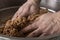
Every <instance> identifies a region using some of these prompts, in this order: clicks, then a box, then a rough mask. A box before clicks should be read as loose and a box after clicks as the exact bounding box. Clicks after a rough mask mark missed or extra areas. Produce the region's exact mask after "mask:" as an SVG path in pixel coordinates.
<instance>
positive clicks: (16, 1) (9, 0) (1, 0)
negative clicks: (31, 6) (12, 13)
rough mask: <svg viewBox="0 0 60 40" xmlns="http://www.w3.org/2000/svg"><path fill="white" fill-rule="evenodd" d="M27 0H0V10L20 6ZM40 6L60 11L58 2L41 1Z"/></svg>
mask: <svg viewBox="0 0 60 40" xmlns="http://www.w3.org/2000/svg"><path fill="white" fill-rule="evenodd" d="M26 1H27V0H0V9H2V8H7V7H11V6H21V5H22V4H23V3H25V2H26ZM41 6H43V7H46V8H49V9H52V10H55V11H59V10H60V0H42V1H41Z"/></svg>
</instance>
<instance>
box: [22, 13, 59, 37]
mask: <svg viewBox="0 0 60 40" xmlns="http://www.w3.org/2000/svg"><path fill="white" fill-rule="evenodd" d="M21 32H22V33H24V34H27V33H28V32H29V34H28V35H27V37H39V36H48V35H53V34H59V33H60V12H57V13H47V14H43V15H41V16H40V17H38V18H37V19H36V20H35V22H34V23H33V24H31V25H29V26H27V27H25V28H24V29H22V30H21Z"/></svg>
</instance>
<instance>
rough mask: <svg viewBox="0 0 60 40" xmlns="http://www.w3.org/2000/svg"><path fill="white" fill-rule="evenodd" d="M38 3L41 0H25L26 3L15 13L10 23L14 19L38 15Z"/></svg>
mask: <svg viewBox="0 0 60 40" xmlns="http://www.w3.org/2000/svg"><path fill="white" fill-rule="evenodd" d="M40 1H41V0H27V2H26V3H24V4H23V5H22V6H21V7H20V8H19V9H18V11H17V12H16V13H15V15H14V16H13V18H12V21H13V20H15V19H16V18H20V17H23V16H27V15H30V14H35V13H38V12H39V10H40Z"/></svg>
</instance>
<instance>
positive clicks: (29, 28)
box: [21, 23, 38, 34]
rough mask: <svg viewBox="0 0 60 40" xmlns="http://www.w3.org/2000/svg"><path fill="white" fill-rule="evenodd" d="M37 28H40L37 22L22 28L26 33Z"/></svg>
mask: <svg viewBox="0 0 60 40" xmlns="http://www.w3.org/2000/svg"><path fill="white" fill-rule="evenodd" d="M37 28H38V27H37V25H36V23H34V24H32V25H29V26H27V27H25V28H24V29H22V30H21V32H23V33H25V34H26V33H29V32H31V31H33V30H35V29H37Z"/></svg>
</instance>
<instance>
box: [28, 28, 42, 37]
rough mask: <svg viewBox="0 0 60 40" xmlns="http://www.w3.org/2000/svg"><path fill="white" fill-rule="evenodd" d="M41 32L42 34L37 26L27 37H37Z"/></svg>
mask: <svg viewBox="0 0 60 40" xmlns="http://www.w3.org/2000/svg"><path fill="white" fill-rule="evenodd" d="M41 34H42V31H41V30H40V29H39V28H38V29H37V30H35V31H33V32H32V33H30V34H29V35H28V36H27V37H38V36H39V35H41Z"/></svg>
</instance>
